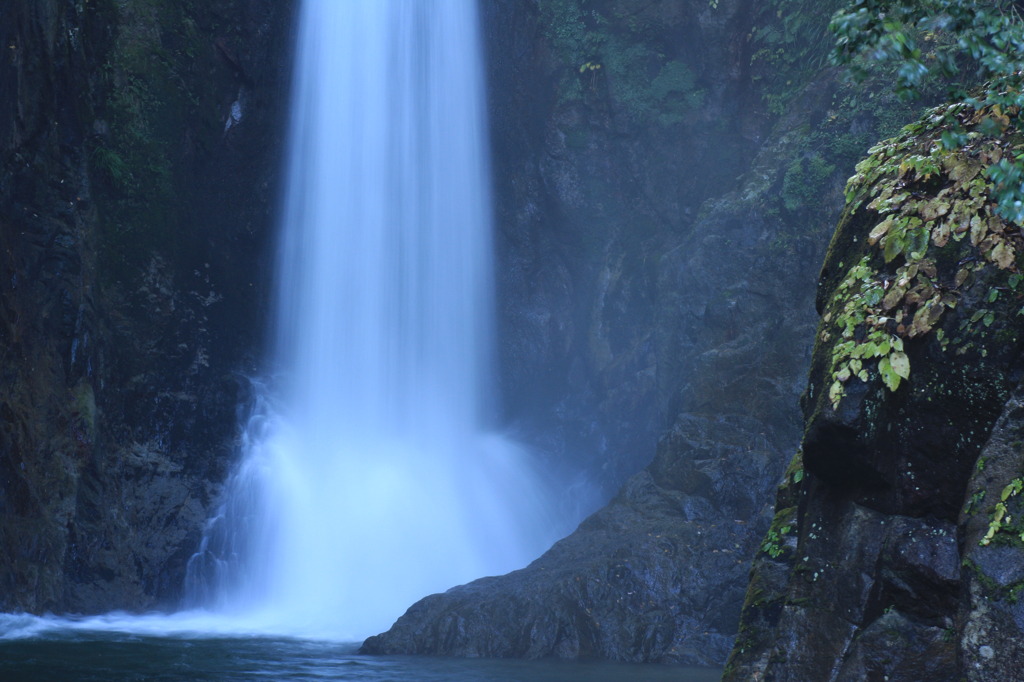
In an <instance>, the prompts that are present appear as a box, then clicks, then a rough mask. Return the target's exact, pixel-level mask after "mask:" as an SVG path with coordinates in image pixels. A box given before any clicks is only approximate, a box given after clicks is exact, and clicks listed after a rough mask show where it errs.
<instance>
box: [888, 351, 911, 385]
mask: <svg viewBox="0 0 1024 682" xmlns="http://www.w3.org/2000/svg"><path fill="white" fill-rule="evenodd" d="M889 366H890V367H891V368H892V371H893V372H895V373H896V375H897V376H899V377H900V378H902V379H906V378H908V377H909V376H910V358H908V357H907V354H906V353H903V352H896V353H893V354H892V355H890V356H889ZM894 390H895V389H894Z"/></svg>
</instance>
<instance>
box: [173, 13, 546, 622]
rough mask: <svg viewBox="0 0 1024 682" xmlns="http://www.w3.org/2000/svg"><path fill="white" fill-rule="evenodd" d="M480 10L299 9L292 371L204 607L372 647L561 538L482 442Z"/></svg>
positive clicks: (249, 456)
mask: <svg viewBox="0 0 1024 682" xmlns="http://www.w3.org/2000/svg"><path fill="white" fill-rule="evenodd" d="M479 52H480V50H479V46H478V35H477V17H476V9H475V5H474V0H433V1H431V2H424V1H423V0H348V1H344V2H339V1H337V0H304V2H303V7H302V10H301V17H300V34H299V42H298V52H297V63H296V73H295V86H294V92H293V101H292V124H291V133H290V145H291V151H290V161H289V167H288V183H287V190H286V191H287V194H286V197H285V213H284V221H283V222H284V224H283V228H282V229H283V236H282V240H281V246H280V254H281V255H280V262H279V294H278V309H277V317H276V328H277V342H276V351H275V358H274V360H275V364H276V366H277V368H278V370H279V372H280V376H281V377H282V378H281V380H280V381H279V382H277V383H279V384H280V385H279V386H277V387H276V388H275V389H274V390H272V391H265V392H264V397H263V401H262V403H261V406H260V407H259V409H257V411H256V414H255V416H254V417H253V418H252V420H251V421H250V424H249V428H248V429H247V431H246V434H245V453H244V456H243V461H242V462H241V464H240V467H239V469H238V471H237V472H236V474H235V475H234V477H233V478H232V480H231V481H230V482H229V484H228V486H227V490H226V496H225V501H224V504H223V506H222V508H221V511H220V514H219V515H218V516H217V518H215V519H213V520H211V522H210V523H209V524H208V528H207V532H206V535H205V537H204V540H203V546H202V548H201V550H200V551H199V552H198V553H197V554H196V555H195V556H194V557H193V560H192V562H191V563H190V567H189V579H188V586H187V591H188V592H189V594H190V599H191V601H192V603H193V604H202V605H205V606H207V607H209V608H214V609H217V610H222V611H227V612H237V613H243V614H249V617H252V618H254V619H256V620H260V621H261V622H264V623H265V624H266V625H267V627H271V628H276V627H280V628H281V629H283V630H288V631H292V632H296V633H298V634H312V635H326V636H338V637H363V636H366V635H369V634H374V633H375V632H378V631H381V630H383V629H385V628H386V627H387V626H388V625H390V623H391V622H392V621H393V620H394V619H395V618H396V617H397V616H398V615H400V614H401V612H402V610H403V609H404V608H405V607H407V606H408V605H410V604H411V603H412V602H414V601H415V600H417V599H419V598H420V597H423V596H425V595H426V594H429V593H431V592H436V591H439V590H443V589H446V588H448V587H451V586H452V585H455V584H458V583H460V582H465V581H467V580H470V579H473V578H476V577H479V576H481V575H486V574H494V573H499V572H505V571H507V570H510V569H513V568H516V567H518V566H520V565H523V564H524V563H525V562H526V561H527V560H528V559H530V558H532V555H535V554H536V552H537V551H538V550H539V549H541V548H543V546H544V544H545V543H546V542H547V541H550V540H551V539H552V538H551V534H550V532H543V531H540V530H539V528H540V527H541V526H542V525H543V524H542V523H539V522H538V520H539V519H542V508H543V506H544V505H543V503H542V502H541V500H540V497H541V496H540V495H538V493H537V492H536V490H537V486H536V485H535V484H534V482H533V481H532V480H531V477H530V475H529V474H528V473H527V471H526V467H525V466H524V462H523V455H522V453H521V452H520V451H519V450H518V449H517V448H516V447H515V446H513V445H512V444H510V443H508V442H506V441H503V440H502V439H501V438H499V437H497V436H494V435H487V434H486V432H485V431H484V424H485V414H486V413H487V408H488V398H487V391H488V385H489V383H490V381H489V379H490V378H489V376H488V368H489V366H490V357H489V349H490V348H491V345H492V338H491V330H490V325H491V317H492V311H491V305H492V304H491V286H492V283H491V272H490V267H491V266H490V259H491V242H490V216H489V211H490V197H489V190H488V167H487V153H486V129H485V119H484V112H483V107H482V103H483V85H482V74H481V68H480V61H481V60H480V56H479Z"/></svg>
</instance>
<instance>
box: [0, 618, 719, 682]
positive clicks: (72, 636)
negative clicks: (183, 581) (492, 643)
mask: <svg viewBox="0 0 1024 682" xmlns="http://www.w3.org/2000/svg"><path fill="white" fill-rule="evenodd" d="M0 621H3V622H0V680H3V682H79V681H81V682H92V681H95V682H120V681H125V682H136V681H138V682H142V681H146V682H171V681H174V682H179V681H180V682H185V681H188V682H201V681H206V680H209V681H212V680H217V681H218V682H221V681H224V682H236V681H241V680H267V681H277V680H281V681H287V682H325V681H327V680H361V681H362V680H365V681H367V682H389V681H392V680H393V681H399V680H401V681H406V680H414V681H416V682H513V681H518V680H529V681H530V682H563V681H569V680H572V681H573V682H577V681H580V680H586V681H588V682H627V681H628V682H637V681H650V682H659V681H660V680H665V681H666V682H667V681H668V680H673V681H674V682H712V680H718V679H719V676H720V675H721V671H720V670H711V669H706V668H684V667H676V666H655V665H628V664H614V663H579V662H569V661H514V660H490V659H453V658H432V657H423V656H360V655H359V654H357V653H356V650H357V648H358V644H357V643H343V642H331V641H317V640H310V639H301V638H290V637H280V636H269V635H261V634H237V633H236V634H228V633H224V632H210V633H198V632H188V631H187V628H184V627H182V628H179V630H178V631H174V628H173V627H171V628H168V630H167V632H166V633H164V634H157V631H158V629H159V627H160V626H159V623H161V619H159V618H156V617H154V618H152V619H150V620H148V621H147V620H145V619H142V620H135V621H134V623H135V625H136V627H135V631H134V632H131V631H127V629H128V627H127V625H128V623H130V622H132V621H129V620H128V619H117V618H113V619H80V620H74V619H40V618H36V617H34V616H3V617H2V618H0ZM162 622H163V623H164V626H165V627H166V620H163V621H162Z"/></svg>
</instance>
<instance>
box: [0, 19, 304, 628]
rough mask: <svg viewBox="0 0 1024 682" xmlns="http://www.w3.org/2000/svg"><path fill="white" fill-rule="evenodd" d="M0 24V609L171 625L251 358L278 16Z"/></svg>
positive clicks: (273, 120)
mask: <svg viewBox="0 0 1024 682" xmlns="http://www.w3.org/2000/svg"><path fill="white" fill-rule="evenodd" d="M9 5H10V6H8V7H5V10H4V12H5V18H4V22H3V25H2V26H0V37H2V43H3V45H4V53H3V56H2V58H0V84H2V87H3V90H4V93H5V96H4V98H3V102H2V103H0V108H2V109H0V254H3V255H2V256H0V257H2V258H3V259H4V262H5V267H4V268H3V273H4V274H3V276H2V279H0V321H2V324H0V353H2V354H3V355H4V358H5V359H4V363H3V370H2V372H3V386H4V391H3V396H2V398H0V419H2V424H3V426H2V428H0V552H2V553H3V555H4V556H5V557H7V560H5V561H4V562H2V565H0V584H2V585H3V586H4V590H3V594H2V596H0V609H3V610H27V611H45V610H53V611H78V612H85V611H97V610H106V609H111V608H145V607H149V606H152V605H154V604H157V603H165V604H166V603H168V602H169V601H173V599H174V598H175V595H176V592H177V590H178V589H179V585H180V584H181V576H182V574H183V569H184V562H185V561H186V560H187V558H188V555H189V554H190V553H191V551H192V550H191V547H192V546H193V545H194V544H195V541H196V536H197V534H198V532H199V528H200V526H201V523H202V519H203V518H204V517H205V516H206V513H207V510H206V507H207V505H208V504H209V502H210V498H211V494H212V493H213V492H214V490H213V487H212V486H213V485H214V484H211V483H210V482H211V481H217V480H220V479H221V478H222V477H223V474H224V471H225V468H226V466H227V465H228V463H229V462H230V459H231V456H232V440H233V438H234V431H235V429H236V424H237V416H236V410H237V406H238V405H239V403H240V402H244V401H245V395H246V390H247V389H246V385H245V381H244V379H242V378H241V374H240V373H241V372H243V371H246V370H247V367H248V366H251V362H252V361H251V358H253V357H254V354H255V351H256V348H255V346H256V343H255V340H256V338H257V337H258V333H259V329H260V322H259V319H258V318H259V312H260V307H261V305H262V303H261V300H262V298H263V293H262V292H261V291H259V290H258V289H257V288H256V287H255V286H252V285H250V282H256V281H259V279H258V278H257V276H258V273H260V271H261V270H262V269H263V263H262V255H261V254H262V250H263V244H264V242H265V239H266V230H267V227H268V223H269V213H270V210H269V202H270V200H271V199H272V194H273V188H272V187H271V186H270V185H269V179H270V177H271V173H272V171H273V169H274V166H275V159H274V156H275V152H274V149H275V148H276V142H275V136H276V135H278V133H277V127H278V126H279V119H280V113H281V112H280V110H279V109H278V108H277V105H276V97H278V93H279V92H280V91H282V90H283V87H284V76H285V72H284V71H283V70H281V69H282V67H281V62H282V60H281V58H280V55H281V54H283V53H284V52H283V47H284V46H283V38H284V35H285V34H286V31H287V28H286V27H287V25H288V16H289V11H288V8H287V6H286V5H285V4H281V3H270V2H261V1H259V0H252V1H251V2H250V1H245V2H234V1H227V0H225V1H224V2H214V3H208V4H206V5H204V6H203V7H202V8H200V9H197V10H194V11H192V14H188V12H186V11H185V10H182V9H181V8H180V7H178V6H177V5H175V4H174V3H159V2H157V3H132V2H128V3H116V4H115V3H112V2H102V1H101V2H93V3H65V2H50V1H49V0H41V1H35V0H33V1H32V2H20V1H18V2H13V3H9ZM158 56H159V57H160V58H159V59H158V58H157V57H158ZM285 61H286V60H285ZM189 79H193V80H192V82H191V84H189V83H187V82H186V81H188V80H189ZM176 84H177V85H176ZM186 89H187V92H186V91H185V90H186ZM240 93H241V95H240ZM240 96H243V97H244V98H245V99H246V101H247V103H248V105H249V106H248V117H247V118H246V119H244V120H243V121H242V122H240V123H239V125H238V126H237V127H236V128H235V129H234V130H231V131H229V133H225V132H224V130H223V126H224V118H223V117H226V116H227V115H228V112H229V111H230V106H231V103H232V101H236V100H237V99H238V98H239V97H240ZM260 150H262V151H260ZM224 197H234V198H232V199H225V198H224ZM175 207H177V208H175ZM243 272H245V273H247V275H248V276H244V275H242V274H241V273H243Z"/></svg>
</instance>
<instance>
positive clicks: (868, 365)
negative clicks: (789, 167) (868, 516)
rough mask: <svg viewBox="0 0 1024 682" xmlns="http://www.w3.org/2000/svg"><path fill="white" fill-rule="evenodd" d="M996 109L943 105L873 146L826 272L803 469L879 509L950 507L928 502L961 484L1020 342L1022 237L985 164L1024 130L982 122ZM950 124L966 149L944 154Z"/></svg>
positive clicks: (853, 182) (850, 191) (851, 188)
mask: <svg viewBox="0 0 1024 682" xmlns="http://www.w3.org/2000/svg"><path fill="white" fill-rule="evenodd" d="M997 113H998V112H994V111H993V110H992V109H991V108H989V109H983V110H980V111H976V110H974V109H972V108H970V107H968V106H966V105H964V104H955V105H947V106H945V107H940V108H936V109H933V110H931V111H929V112H928V113H927V114H926V116H925V117H924V118H923V119H922V120H921V121H919V122H917V123H915V124H912V125H910V126H907V127H906V128H904V129H903V131H902V132H901V134H900V135H899V136H897V137H895V138H893V139H890V140H887V141H885V142H883V143H881V144H879V145H877V146H875V147H874V148H873V149H872V150H871V151H870V156H869V157H868V158H867V159H865V160H864V161H862V162H861V163H860V164H858V166H857V174H856V175H854V176H853V177H852V178H850V181H849V183H848V185H847V190H846V193H847V202H848V203H847V208H846V211H845V213H844V214H843V217H842V219H841V220H840V223H839V227H838V229H837V231H836V234H835V236H834V238H833V241H832V244H831V246H830V248H829V252H828V254H827V256H826V260H825V264H824V266H823V268H822V271H821V278H820V283H819V292H818V300H817V306H818V311H819V312H820V313H821V314H822V321H821V325H820V326H819V329H818V338H817V340H816V346H815V351H814V357H813V360H812V370H811V378H810V385H809V387H808V391H807V393H806V395H805V413H806V414H807V416H808V424H807V432H806V434H805V444H804V455H805V459H806V463H807V467H808V470H809V471H811V472H813V473H815V474H817V475H819V476H821V477H822V478H825V479H826V480H828V481H830V482H831V483H832V484H835V485H839V486H841V487H844V488H861V489H865V490H871V491H872V492H870V493H869V496H870V497H872V498H874V499H875V503H876V504H877V505H879V506H880V507H881V508H883V509H889V510H896V509H901V510H903V511H904V512H907V511H910V512H913V513H939V514H940V515H941V516H943V517H945V518H950V517H951V515H952V514H955V511H954V510H953V509H952V508H946V507H948V506H949V502H948V501H947V502H943V503H942V504H941V505H939V507H941V509H940V508H939V507H937V506H936V504H935V503H934V502H931V501H929V500H930V499H938V498H939V497H941V496H938V495H936V494H935V493H937V492H938V491H940V490H946V489H948V486H950V485H954V484H955V482H956V481H963V480H965V477H966V472H967V470H968V469H969V467H970V466H971V465H973V463H974V460H975V458H976V457H977V452H978V448H979V447H980V446H981V444H983V443H984V440H985V439H986V437H987V433H988V430H989V429H990V428H991V424H992V422H993V421H994V418H995V415H997V414H998V412H999V409H1000V407H1001V405H1002V403H1003V401H1004V400H1005V399H1006V396H1007V391H1008V388H1009V379H1008V372H1007V370H1008V367H1009V364H1010V363H1012V362H1013V360H1014V358H1016V356H1017V355H1018V353H1019V351H1020V347H1021V346H1020V340H1021V336H1022V332H1024V318H1022V317H1021V316H1020V312H1021V303H1022V300H1021V299H1022V298H1024V287H1022V286H1021V284H1022V281H1024V277H1022V275H1021V273H1020V254H1021V252H1022V249H1024V238H1022V236H1021V232H1020V229H1019V227H1018V226H1016V225H1013V224H1010V223H1007V222H1006V221H1005V220H1004V219H1002V218H1001V217H1000V216H998V215H997V214H996V203H995V200H994V199H993V197H992V195H993V190H994V187H993V184H992V182H991V181H990V180H988V178H987V176H986V174H985V172H984V169H985V168H986V167H987V166H988V165H989V164H991V163H994V162H997V161H998V160H999V159H1000V158H1002V157H1003V155H1004V154H1010V153H1012V152H1013V150H1014V149H1015V148H1016V146H1018V145H1019V144H1020V142H1021V139H1020V136H1019V135H1018V134H1017V133H1016V131H1014V130H1012V129H1006V128H1004V129H1003V131H1002V134H998V135H991V134H985V133H982V132H981V130H980V129H982V128H984V129H985V130H987V131H991V130H992V128H991V125H990V120H991V118H992V116H994V115H996V114H997ZM954 122H956V123H959V124H960V125H962V126H964V128H965V129H966V130H967V135H966V144H965V145H963V146H961V147H957V148H953V149H947V148H946V147H945V145H944V144H943V142H942V136H943V132H944V131H945V130H947V129H948V127H949V126H950V125H951V124H953V123H954ZM981 415H986V416H985V417H983V418H982V417H981ZM883 425H884V428H883ZM908 475H909V476H923V477H924V478H925V479H927V480H921V481H920V483H918V484H915V485H913V486H908V485H905V483H906V481H904V480H903V479H905V478H906V477H907V476H908ZM960 485H962V483H961V484H960ZM908 490H913V491H915V492H917V493H920V494H919V495H915V494H909V493H908ZM957 503H958V501H957Z"/></svg>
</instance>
